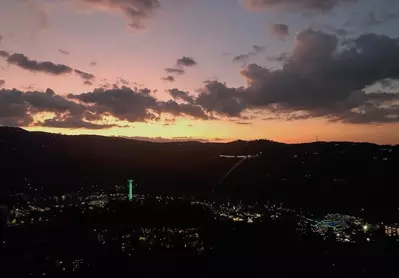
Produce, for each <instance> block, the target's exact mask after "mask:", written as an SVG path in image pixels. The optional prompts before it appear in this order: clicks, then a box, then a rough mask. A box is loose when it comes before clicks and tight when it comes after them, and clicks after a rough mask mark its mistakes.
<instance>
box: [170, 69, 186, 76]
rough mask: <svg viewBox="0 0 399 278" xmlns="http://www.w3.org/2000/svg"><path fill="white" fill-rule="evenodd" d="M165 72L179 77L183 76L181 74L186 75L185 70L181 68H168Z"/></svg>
mask: <svg viewBox="0 0 399 278" xmlns="http://www.w3.org/2000/svg"><path fill="white" fill-rule="evenodd" d="M165 71H166V73H169V74H177V75H181V74H184V73H185V71H184V69H181V68H166V69H165Z"/></svg>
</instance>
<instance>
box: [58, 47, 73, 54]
mask: <svg viewBox="0 0 399 278" xmlns="http://www.w3.org/2000/svg"><path fill="white" fill-rule="evenodd" d="M58 52H59V53H61V54H64V55H69V54H71V52H69V51H67V50H64V49H61V48H59V49H58Z"/></svg>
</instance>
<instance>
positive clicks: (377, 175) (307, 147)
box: [0, 127, 399, 211]
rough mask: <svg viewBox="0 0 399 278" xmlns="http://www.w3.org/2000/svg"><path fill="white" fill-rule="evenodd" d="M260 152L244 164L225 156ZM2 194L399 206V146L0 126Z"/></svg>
mask: <svg viewBox="0 0 399 278" xmlns="http://www.w3.org/2000/svg"><path fill="white" fill-rule="evenodd" d="M259 152H262V153H263V154H262V155H261V156H259V157H258V158H253V159H249V160H247V161H244V162H243V163H242V164H241V165H240V167H238V168H237V169H236V170H235V171H233V172H232V173H231V175H229V177H228V178H227V179H226V180H225V181H224V182H223V183H222V184H219V182H220V180H221V179H222V177H223V176H224V175H225V174H226V172H227V171H228V170H229V169H230V168H231V167H232V166H233V165H234V164H235V163H236V162H238V161H239V159H223V158H220V157H219V156H220V154H230V155H241V154H256V153H259ZM0 163H1V169H2V178H1V180H2V182H1V184H2V185H1V188H2V189H3V190H4V189H6V188H26V187H28V186H31V187H32V188H33V189H34V188H42V187H43V188H44V190H48V191H51V192H52V191H54V192H58V193H59V192H68V191H69V192H70V191H74V190H76V189H78V188H81V187H86V186H89V185H90V186H91V185H94V184H98V185H99V186H109V185H114V184H124V183H125V181H126V179H128V178H133V179H134V180H135V181H136V182H137V183H138V184H139V187H138V189H137V190H139V191H141V192H149V193H165V194H188V195H197V196H198V195H200V196H209V195H210V193H211V192H212V189H214V188H216V189H217V193H216V196H222V197H226V198H227V197H228V198H237V199H248V200H269V199H273V200H282V201H284V202H287V203H290V204H291V205H293V206H300V207H308V208H311V209H315V208H317V209H320V208H323V209H326V210H329V209H331V210H335V209H339V208H342V209H344V210H358V209H359V208H361V207H367V208H373V209H375V210H378V211H383V210H384V209H385V208H398V207H399V201H397V198H396V189H397V187H398V180H399V171H398V169H399V147H398V146H378V145H375V144H368V143H350V142H340V143H338V142H330V143H326V142H318V143H309V144H292V145H288V144H280V143H274V142H271V141H266V140H259V141H251V142H245V141H235V142H231V143H198V142H187V143H183V142H178V143H153V142H144V141H136V140H129V139H122V138H109V137H101V136H66V135H56V134H49V133H42V132H27V131H25V130H23V129H18V128H5V127H2V128H0Z"/></svg>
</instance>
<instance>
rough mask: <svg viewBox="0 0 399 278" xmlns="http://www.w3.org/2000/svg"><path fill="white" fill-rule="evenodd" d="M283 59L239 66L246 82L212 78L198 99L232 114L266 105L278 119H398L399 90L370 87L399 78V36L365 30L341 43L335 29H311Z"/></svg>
mask: <svg viewBox="0 0 399 278" xmlns="http://www.w3.org/2000/svg"><path fill="white" fill-rule="evenodd" d="M283 61H284V63H283V65H282V68H280V69H275V70H271V69H267V68H264V67H261V66H259V65H256V64H250V65H249V66H248V67H246V68H245V69H244V70H242V71H241V74H242V76H244V77H245V78H246V79H247V83H248V86H247V87H246V88H230V87H227V86H226V85H225V84H222V83H220V82H217V81H214V82H209V83H208V84H206V86H205V88H204V89H202V90H201V91H200V94H199V95H198V97H197V98H196V99H195V101H194V103H196V104H198V105H201V106H202V107H203V109H205V111H207V112H209V113H217V114H219V115H223V116H228V117H240V116H241V113H242V112H243V111H244V110H246V109H255V110H259V109H262V110H264V111H268V112H269V113H272V114H273V115H274V116H273V118H274V119H285V120H298V119H307V118H313V117H324V118H327V119H329V120H331V121H341V122H350V123H381V122H399V117H398V115H399V114H398V112H399V111H398V105H397V103H398V102H399V94H398V93H392V92H373V93H368V91H369V89H368V87H370V86H371V85H373V84H376V83H381V82H383V83H384V84H385V83H386V84H388V85H389V84H392V82H393V81H392V80H398V79H399V40H398V39H397V38H390V37H387V36H384V35H376V34H365V35H361V36H359V37H358V38H355V39H353V40H351V41H350V42H349V43H346V44H345V45H341V44H340V43H339V40H338V38H337V37H336V35H332V34H326V33H323V32H320V31H315V30H312V29H307V30H304V31H302V32H300V33H299V34H298V35H297V37H296V40H295V44H294V48H293V51H292V54H290V55H288V54H284V59H283ZM387 80H389V82H387Z"/></svg>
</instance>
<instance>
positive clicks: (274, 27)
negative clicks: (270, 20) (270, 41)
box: [269, 24, 289, 39]
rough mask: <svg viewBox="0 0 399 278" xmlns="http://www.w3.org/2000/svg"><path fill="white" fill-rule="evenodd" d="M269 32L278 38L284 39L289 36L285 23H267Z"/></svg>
mask: <svg viewBox="0 0 399 278" xmlns="http://www.w3.org/2000/svg"><path fill="white" fill-rule="evenodd" d="M269 32H270V34H272V35H273V36H275V37H277V38H279V39H284V38H285V37H286V36H289V27H288V25H286V24H271V25H269Z"/></svg>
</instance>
